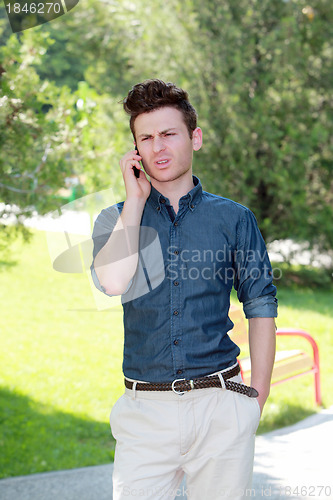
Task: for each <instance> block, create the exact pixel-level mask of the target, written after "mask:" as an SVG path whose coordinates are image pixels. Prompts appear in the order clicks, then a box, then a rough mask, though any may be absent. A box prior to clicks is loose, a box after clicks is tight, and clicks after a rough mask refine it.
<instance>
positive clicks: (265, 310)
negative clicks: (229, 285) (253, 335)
mask: <svg viewBox="0 0 333 500" xmlns="http://www.w3.org/2000/svg"><path fill="white" fill-rule="evenodd" d="M234 264H235V279H234V287H235V289H236V290H237V296H238V299H239V301H240V302H242V303H243V310H244V314H245V316H246V318H248V319H250V318H271V317H274V318H275V317H276V316H277V298H276V287H275V286H274V285H273V272H272V266H271V263H270V260H269V257H268V254H267V249H266V245H265V242H264V240H263V237H262V235H261V233H260V231H259V228H258V224H257V221H256V218H255V216H254V215H253V213H252V212H251V211H250V210H248V209H247V210H246V211H245V213H244V215H243V218H242V220H241V221H240V223H239V226H238V231H237V248H236V250H235V257H234Z"/></svg>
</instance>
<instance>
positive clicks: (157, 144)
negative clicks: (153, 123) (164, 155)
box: [153, 135, 165, 153]
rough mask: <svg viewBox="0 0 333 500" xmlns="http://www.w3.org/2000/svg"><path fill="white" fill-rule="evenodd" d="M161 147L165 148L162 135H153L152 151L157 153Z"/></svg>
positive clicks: (161, 149)
mask: <svg viewBox="0 0 333 500" xmlns="http://www.w3.org/2000/svg"><path fill="white" fill-rule="evenodd" d="M163 149H165V146H164V143H163V139H162V137H159V136H158V135H157V136H155V137H154V139H153V152H154V153H159V152H160V151H163Z"/></svg>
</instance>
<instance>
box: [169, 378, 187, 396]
mask: <svg viewBox="0 0 333 500" xmlns="http://www.w3.org/2000/svg"><path fill="white" fill-rule="evenodd" d="M182 380H186V379H185V378H176V379H175V380H174V381H173V382H172V384H171V389H172V390H173V392H174V393H175V394H178V396H183V394H185V392H186V391H177V389H175V383H176V382H181V381H182Z"/></svg>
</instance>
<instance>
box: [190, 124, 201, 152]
mask: <svg viewBox="0 0 333 500" xmlns="http://www.w3.org/2000/svg"><path fill="white" fill-rule="evenodd" d="M192 144H193V150H194V151H199V149H200V148H201V146H202V130H201V128H200V127H197V128H196V129H194V130H193V134H192Z"/></svg>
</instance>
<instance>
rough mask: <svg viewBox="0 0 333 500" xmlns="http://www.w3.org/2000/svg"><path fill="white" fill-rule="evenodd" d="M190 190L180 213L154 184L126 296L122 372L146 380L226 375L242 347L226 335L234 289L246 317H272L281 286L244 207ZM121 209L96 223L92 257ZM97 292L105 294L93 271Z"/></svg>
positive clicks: (196, 182) (198, 189)
mask: <svg viewBox="0 0 333 500" xmlns="http://www.w3.org/2000/svg"><path fill="white" fill-rule="evenodd" d="M193 183H194V186H195V187H194V188H193V189H191V191H189V193H188V194H187V195H186V196H183V197H182V198H181V199H180V200H179V210H178V212H177V214H175V212H174V210H173V208H172V206H171V205H170V202H169V200H168V198H166V197H164V196H163V195H162V194H161V193H159V192H158V191H157V190H156V189H155V188H154V187H153V186H152V187H151V193H150V195H149V197H148V199H147V201H146V204H145V207H144V211H143V215H142V220H141V227H140V237H139V261H138V266H137V270H136V273H135V275H134V276H133V278H132V280H131V282H130V283H129V286H128V288H127V290H126V292H125V293H124V294H123V295H122V305H123V312H124V334H125V340H124V360H123V371H124V375H125V376H126V377H128V378H131V379H135V380H142V381H147V382H171V381H173V380H174V379H178V378H186V379H193V378H196V377H201V376H205V375H208V374H210V373H214V372H216V371H219V370H222V369H225V368H228V367H229V366H232V365H233V364H234V363H235V362H236V361H237V359H236V358H237V356H238V355H239V353H240V350H239V348H238V346H237V345H236V344H235V343H234V342H233V341H232V340H231V339H230V337H229V336H228V331H229V330H231V329H232V327H233V323H232V321H231V320H230V319H229V317H228V311H229V306H230V292H231V289H232V286H234V287H235V289H236V290H237V296H238V299H239V301H240V302H242V304H243V309H244V313H245V316H246V317H247V318H254V317H276V316H277V299H276V298H275V295H276V287H275V286H274V285H273V284H272V268H271V264H270V261H269V258H268V255H267V250H266V246H265V243H264V240H263V238H262V236H261V233H260V231H259V229H258V226H257V222H256V219H255V217H254V215H253V213H252V212H251V211H250V210H249V209H248V208H246V207H244V206H242V205H240V204H239V203H236V202H234V201H231V200H229V199H226V198H223V197H221V196H216V195H213V194H211V193H208V192H205V191H203V190H202V186H201V183H200V180H199V179H198V178H197V177H196V176H193ZM123 204H124V202H121V203H118V204H117V205H113V206H112V207H109V208H106V209H105V210H102V212H101V213H100V215H99V216H98V218H97V219H96V222H95V226H94V231H93V240H94V251H93V258H95V256H96V255H97V253H98V252H99V250H100V249H101V248H102V247H103V246H104V245H105V243H106V242H107V240H108V238H109V236H110V234H111V232H112V230H113V228H114V226H115V224H116V222H117V219H118V217H119V215H120V213H121V210H122V208H123ZM91 271H92V277H93V281H94V283H95V285H96V286H97V288H99V289H100V290H101V291H104V293H105V290H104V289H103V287H102V286H101V285H100V283H99V281H98V278H97V275H96V272H95V269H94V264H92V266H91Z"/></svg>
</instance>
